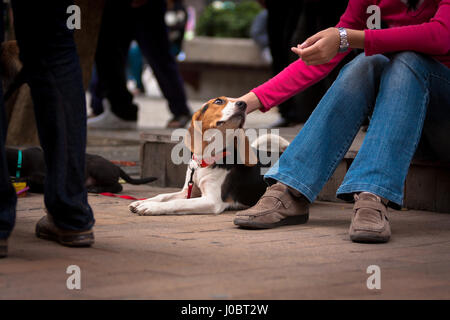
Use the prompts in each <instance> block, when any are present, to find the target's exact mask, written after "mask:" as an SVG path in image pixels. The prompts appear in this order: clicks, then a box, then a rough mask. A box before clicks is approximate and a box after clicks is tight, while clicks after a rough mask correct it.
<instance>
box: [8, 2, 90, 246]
mask: <svg viewBox="0 0 450 320" xmlns="http://www.w3.org/2000/svg"><path fill="white" fill-rule="evenodd" d="M72 4H73V1H70V0H59V1H57V2H54V1H48V0H43V1H26V2H23V1H18V0H15V1H12V5H13V11H14V23H15V29H16V36H17V41H18V44H19V47H20V58H21V60H22V62H23V65H24V67H23V68H24V72H25V76H26V79H27V82H28V84H29V86H30V89H31V95H32V98H33V103H34V108H35V114H36V121H37V127H38V132H39V138H40V141H41V145H42V148H43V149H44V153H45V163H46V167H47V170H46V179H45V199H44V200H45V206H46V207H47V210H48V213H49V215H47V216H46V217H44V218H43V219H41V220H40V221H39V222H38V224H37V226H36V233H37V235H38V236H40V237H45V238H49V239H52V240H56V241H58V242H60V243H62V244H66V245H74V246H78V245H89V244H91V243H93V232H92V226H93V225H94V217H93V213H92V210H91V207H90V206H89V204H88V201H87V192H86V188H85V179H86V178H85V150H86V102H85V96H84V89H83V85H82V78H81V68H80V64H79V60H78V55H77V51H76V46H75V42H74V39H73V31H71V30H69V29H68V28H67V26H66V20H67V18H68V15H67V13H66V10H67V7H68V6H69V5H72Z"/></svg>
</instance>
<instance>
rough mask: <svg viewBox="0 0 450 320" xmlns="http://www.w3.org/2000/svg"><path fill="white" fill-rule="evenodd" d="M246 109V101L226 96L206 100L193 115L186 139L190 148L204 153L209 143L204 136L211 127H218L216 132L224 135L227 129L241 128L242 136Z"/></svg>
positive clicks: (201, 153)
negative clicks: (233, 99)
mask: <svg viewBox="0 0 450 320" xmlns="http://www.w3.org/2000/svg"><path fill="white" fill-rule="evenodd" d="M246 109H247V104H246V103H245V102H244V101H231V100H230V99H228V98H226V97H218V98H214V99H211V100H209V101H208V102H206V103H205V104H204V105H203V106H202V107H201V108H200V109H199V110H197V112H195V113H194V115H193V116H192V121H191V124H190V126H189V133H188V136H189V139H186V144H187V146H188V148H189V149H190V150H191V152H192V153H194V154H196V155H200V156H201V155H203V152H204V150H205V148H206V147H207V145H208V144H209V142H208V141H205V139H204V138H203V137H204V135H205V132H206V131H208V130H210V129H216V130H215V132H217V133H220V134H222V136H223V137H225V134H226V130H227V129H232V130H239V136H240V137H241V138H242V137H243V136H242V135H243V130H242V127H243V126H244V123H245V117H246V112H245V111H246ZM238 139H239V137H238ZM245 140H246V144H245V145H248V140H247V139H246V138H245ZM223 141H226V140H225V139H224V140H223ZM246 148H248V146H247V147H246Z"/></svg>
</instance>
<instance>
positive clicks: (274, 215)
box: [234, 182, 309, 229]
mask: <svg viewBox="0 0 450 320" xmlns="http://www.w3.org/2000/svg"><path fill="white" fill-rule="evenodd" d="M308 218H309V202H308V200H307V199H306V198H305V197H304V196H302V195H301V194H300V193H299V192H298V191H296V190H293V189H291V188H289V187H287V186H286V185H284V184H282V183H280V182H277V183H276V184H274V185H272V186H270V187H268V188H267V190H266V192H265V193H264V194H263V196H262V197H261V199H259V201H258V203H257V204H255V205H254V206H253V207H251V208H249V209H246V210H242V211H239V212H238V213H236V218H235V219H234V224H235V225H238V226H240V227H242V228H249V229H270V228H275V227H279V226H285V225H293V224H302V223H306V222H307V221H308Z"/></svg>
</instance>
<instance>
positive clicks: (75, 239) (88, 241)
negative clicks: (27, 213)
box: [36, 226, 95, 247]
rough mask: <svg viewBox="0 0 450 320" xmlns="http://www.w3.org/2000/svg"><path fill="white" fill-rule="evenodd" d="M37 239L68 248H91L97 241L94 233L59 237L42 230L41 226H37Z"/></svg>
mask: <svg viewBox="0 0 450 320" xmlns="http://www.w3.org/2000/svg"><path fill="white" fill-rule="evenodd" d="M36 237H38V238H40V239H44V240H50V241H55V242H58V243H59V244H61V245H63V246H66V247H90V246H91V245H93V244H94V241H95V240H94V233H93V232H86V233H84V234H83V233H82V234H77V235H57V234H53V233H47V232H45V231H43V230H40V228H39V226H36Z"/></svg>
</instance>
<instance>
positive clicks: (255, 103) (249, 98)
mask: <svg viewBox="0 0 450 320" xmlns="http://www.w3.org/2000/svg"><path fill="white" fill-rule="evenodd" d="M228 100H229V101H232V102H236V101H244V102H245V103H246V104H247V109H246V110H245V112H246V113H247V114H248V113H250V112H253V111H255V110H257V109H259V108H261V107H262V106H263V105H262V103H261V101H259V99H258V97H257V96H256V94H254V93H253V92H249V93H247V94H245V95H243V96H242V97H240V98H228Z"/></svg>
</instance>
